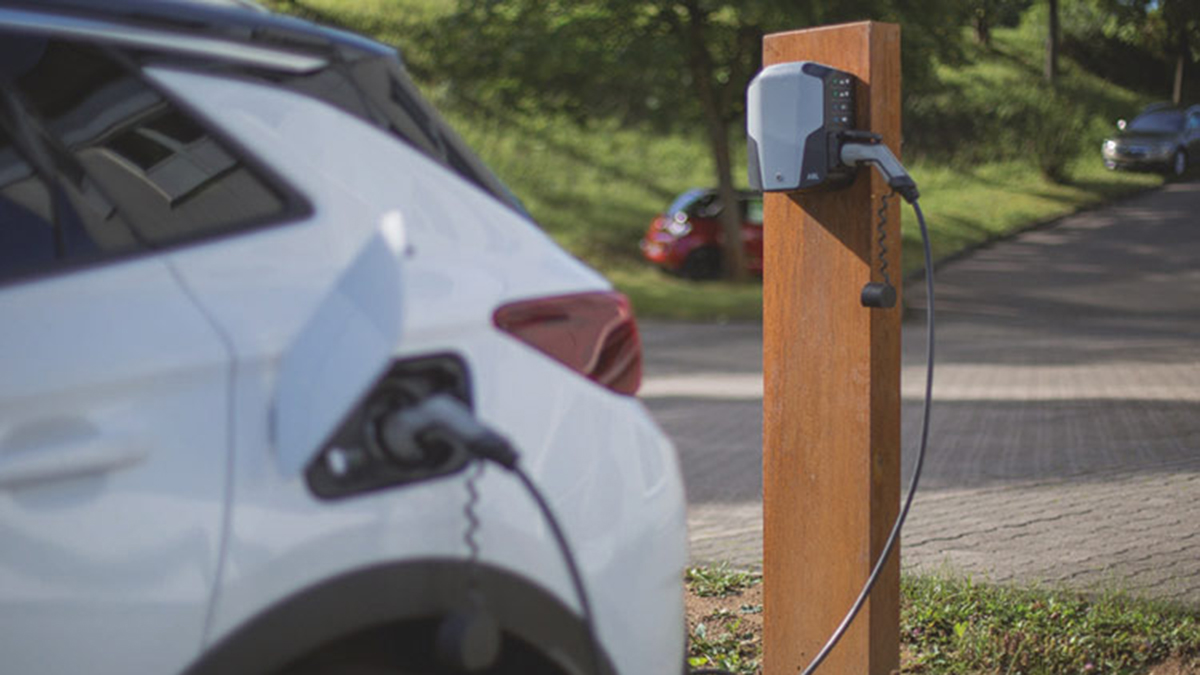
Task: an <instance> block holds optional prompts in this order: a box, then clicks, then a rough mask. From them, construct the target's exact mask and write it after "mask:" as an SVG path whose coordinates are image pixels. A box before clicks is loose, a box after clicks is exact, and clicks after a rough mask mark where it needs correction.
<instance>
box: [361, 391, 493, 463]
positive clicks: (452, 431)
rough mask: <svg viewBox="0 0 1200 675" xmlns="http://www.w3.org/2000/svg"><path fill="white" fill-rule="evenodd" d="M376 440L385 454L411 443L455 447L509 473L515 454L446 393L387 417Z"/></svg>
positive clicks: (460, 403) (468, 410)
mask: <svg viewBox="0 0 1200 675" xmlns="http://www.w3.org/2000/svg"><path fill="white" fill-rule="evenodd" d="M380 440H381V441H382V445H383V447H384V448H386V449H387V450H388V451H389V452H393V449H395V451H399V450H400V449H402V448H407V447H410V446H411V445H414V444H415V445H417V446H420V447H425V448H428V447H430V446H434V445H437V444H447V445H452V446H455V445H457V446H461V447H462V449H463V450H466V451H467V452H468V453H470V454H471V455H474V456H475V457H478V458H480V459H486V460H489V461H492V462H495V463H496V464H499V465H500V466H502V467H504V468H505V469H508V470H509V471H512V470H513V469H514V468H515V467H516V466H517V453H516V451H514V450H513V448H512V445H511V444H509V442H508V440H506V439H505V438H504V437H503V436H501V435H500V434H498V433H496V432H494V431H492V430H491V429H489V428H488V427H486V426H484V425H483V424H482V423H480V421H479V419H478V418H476V417H475V415H473V414H471V411H470V409H468V408H467V406H465V405H463V403H462V401H459V400H458V399H456V398H454V397H453V396H450V395H447V394H439V395H437V396H432V397H430V398H427V399H425V400H424V401H422V402H421V403H420V404H419V405H415V406H412V407H408V408H403V409H401V410H398V411H396V412H394V413H392V414H391V415H389V416H388V417H387V419H385V420H384V421H383V424H382V425H381V426H380Z"/></svg>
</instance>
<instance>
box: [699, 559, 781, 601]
mask: <svg viewBox="0 0 1200 675" xmlns="http://www.w3.org/2000/svg"><path fill="white" fill-rule="evenodd" d="M761 579H762V577H761V575H758V574H755V573H753V572H747V571H745V570H737V569H733V568H732V567H730V566H729V565H727V564H725V563H722V564H720V565H715V566H709V567H690V568H688V570H687V572H686V573H685V574H684V582H685V583H686V584H687V587H688V590H689V591H691V592H692V593H693V594H695V595H698V596H700V597H702V598H712V597H725V596H728V595H736V594H738V593H741V592H742V591H744V590H746V589H747V588H749V587H751V586H754V585H756V584H758V582H759V581H760V580H761Z"/></svg>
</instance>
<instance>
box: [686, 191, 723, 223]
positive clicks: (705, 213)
mask: <svg viewBox="0 0 1200 675" xmlns="http://www.w3.org/2000/svg"><path fill="white" fill-rule="evenodd" d="M722 210H723V208H722V205H721V200H720V198H719V197H717V195H716V194H715V193H711V192H710V193H706V194H702V195H700V196H699V197H697V198H696V201H694V202H692V203H691V204H690V205H688V207H687V214H688V216H689V217H691V218H716V217H717V216H719V215H721V211H722Z"/></svg>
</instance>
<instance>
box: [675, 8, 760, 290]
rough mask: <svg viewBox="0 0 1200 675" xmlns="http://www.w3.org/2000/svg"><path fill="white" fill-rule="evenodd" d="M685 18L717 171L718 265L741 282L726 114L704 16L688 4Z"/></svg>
mask: <svg viewBox="0 0 1200 675" xmlns="http://www.w3.org/2000/svg"><path fill="white" fill-rule="evenodd" d="M688 19H689V21H688V35H687V38H686V42H687V44H688V67H689V70H691V73H692V82H693V84H694V85H695V87H696V93H697V95H698V96H699V99H700V106H701V108H702V109H703V110H704V126H705V128H706V129H707V130H708V140H709V147H710V148H711V149H712V153H713V163H714V164H715V166H716V170H717V176H716V178H717V194H718V196H719V198H720V200H721V204H722V206H723V208H722V209H721V215H720V222H721V234H722V238H723V242H722V244H721V262H722V266H723V267H724V269H725V278H726V279H731V280H734V281H744V280H745V279H747V278H748V277H749V276H750V274H749V271H748V270H747V269H746V245H745V243H744V242H743V241H742V214H741V207H740V204H739V203H738V198H737V191H736V190H735V189H734V187H733V161H732V159H731V154H730V151H729V125H728V124H727V123H726V122H725V120H726V119H727V115H726V114H725V113H726V111H725V110H722V109H721V100H720V96H719V94H718V92H717V88H716V86H715V83H714V82H713V74H714V66H713V60H712V56H711V55H710V53H709V51H708V45H707V44H706V43H705V41H704V22H705V20H706V16H705V15H704V14H703V12H702V11H701V10H699V8H698V7H696V6H695V5H694V4H693V3H688Z"/></svg>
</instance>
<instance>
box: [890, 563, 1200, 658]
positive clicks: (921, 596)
mask: <svg viewBox="0 0 1200 675" xmlns="http://www.w3.org/2000/svg"><path fill="white" fill-rule="evenodd" d="M903 595H904V601H903V604H902V610H901V639H902V640H903V642H904V643H905V644H906V645H907V646H908V647H909V649H910V650H911V653H912V656H913V658H912V661H911V663H910V664H909V670H911V671H913V672H923V673H976V672H977V673H991V672H1001V673H1018V672H1020V673H1027V674H1028V675H1041V674H1046V675H1050V674H1052V673H1054V674H1057V673H1095V674H1101V673H1105V674H1108V673H1111V674H1113V675H1125V674H1128V675H1133V674H1135V673H1141V672H1145V671H1146V669H1147V668H1149V667H1150V666H1152V665H1154V664H1157V663H1160V662H1162V661H1165V660H1167V659H1168V658H1171V657H1175V658H1179V659H1181V660H1183V661H1184V662H1185V663H1186V662H1191V663H1192V664H1193V665H1196V661H1197V659H1198V658H1200V614H1197V613H1196V612H1195V611H1189V610H1185V609H1183V608H1180V607H1175V606H1171V605H1167V604H1163V603H1157V602H1153V601H1147V600H1137V599H1133V598H1131V597H1129V596H1127V595H1123V594H1120V593H1110V594H1106V595H1101V596H1099V597H1094V598H1090V597H1087V596H1083V595H1079V594H1075V593H1069V592H1065V591H1049V590H1044V589H1039V588H1034V587H1025V588H1013V587H1004V586H991V585H985V584H979V583H976V582H973V581H971V580H969V579H968V580H964V579H955V578H952V577H943V576H929V577H909V578H907V579H905V580H904V583H903Z"/></svg>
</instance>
